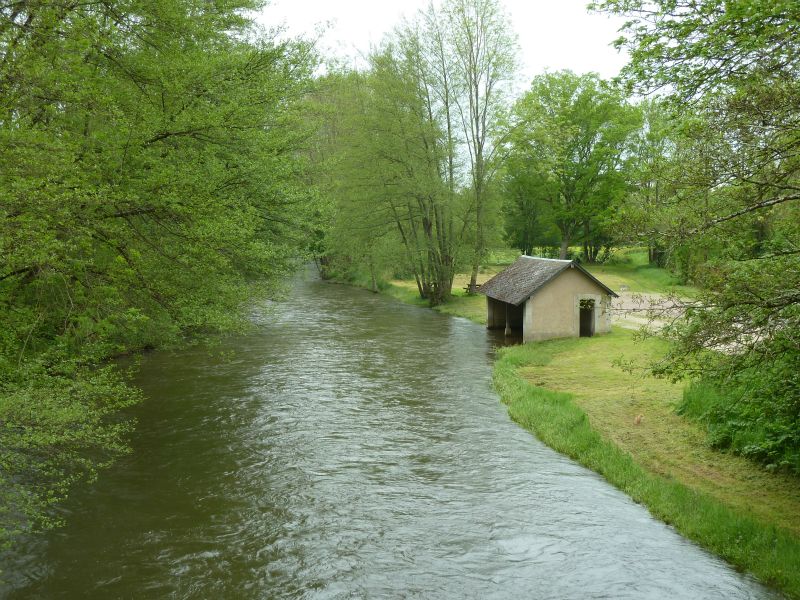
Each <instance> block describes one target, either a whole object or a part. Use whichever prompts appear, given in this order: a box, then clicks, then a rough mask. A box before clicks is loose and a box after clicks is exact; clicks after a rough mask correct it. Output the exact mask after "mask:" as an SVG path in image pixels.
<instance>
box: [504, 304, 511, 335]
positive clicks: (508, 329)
mask: <svg viewBox="0 0 800 600" xmlns="http://www.w3.org/2000/svg"><path fill="white" fill-rule="evenodd" d="M505 334H506V335H511V325H509V323H508V303H506V331H505Z"/></svg>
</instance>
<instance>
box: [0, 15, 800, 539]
mask: <svg viewBox="0 0 800 600" xmlns="http://www.w3.org/2000/svg"><path fill="white" fill-rule="evenodd" d="M794 4H795V3H794V2H792V1H790V0H773V1H772V2H769V3H764V2H756V1H755V0H732V1H731V2H727V3H725V4H724V5H720V4H718V3H716V2H713V1H711V0H692V1H691V2H689V1H688V0H686V1H683V0H652V1H645V0H602V1H601V0H598V1H597V2H595V4H594V9H595V10H598V11H605V12H610V13H615V14H620V15H625V16H627V18H628V24H627V25H626V26H625V29H624V30H623V31H622V32H621V33H622V36H621V38H620V39H619V40H618V41H617V44H618V45H619V46H620V47H625V48H627V49H628V51H629V53H630V56H631V61H630V63H629V65H628V66H627V67H626V68H625V70H624V72H623V73H622V76H621V77H620V78H619V79H618V80H616V81H604V80H602V79H601V78H600V77H599V76H597V75H596V74H576V73H571V72H568V71H560V72H554V73H545V74H542V75H540V76H537V77H536V78H535V79H534V80H533V82H531V85H530V86H529V87H528V89H527V90H526V91H525V92H524V93H522V94H520V95H518V96H517V97H516V98H515V97H514V96H515V92H514V81H515V77H516V67H517V46H516V39H515V36H514V34H513V32H512V28H511V26H510V24H509V18H508V16H507V14H506V13H505V12H504V10H503V7H502V4H501V3H500V2H499V0H441V2H432V3H431V4H430V5H429V6H428V8H427V9H426V10H423V11H421V12H419V13H418V14H417V15H416V16H414V17H413V18H411V19H410V20H408V21H407V22H405V23H403V24H402V25H400V26H398V28H397V29H396V30H395V31H394V32H393V33H392V34H391V35H389V36H388V37H387V39H386V40H385V42H384V43H383V44H381V45H380V46H379V47H377V48H375V49H373V51H371V52H370V53H369V55H368V56H367V58H366V65H365V66H364V67H363V68H358V69H354V68H345V67H341V66H337V65H335V64H334V65H328V67H327V72H326V73H325V74H324V75H319V74H317V71H316V69H317V68H318V65H319V57H318V56H316V54H315V52H314V50H313V47H312V45H311V44H309V43H307V42H305V41H303V40H298V39H293V40H285V39H279V38H277V37H276V35H275V34H274V33H273V32H269V31H262V30H259V29H258V28H257V27H256V26H255V25H254V23H253V22H252V19H251V15H252V14H254V12H253V11H256V10H258V9H259V8H260V7H261V3H260V2H259V1H258V0H225V1H221V2H208V1H206V0H157V1H156V0H86V1H83V2H72V1H71V0H51V1H49V2H33V1H30V0H9V1H7V2H4V3H0V319H2V323H0V544H2V543H7V542H8V540H10V539H11V537H12V536H13V535H14V533H18V532H20V531H26V530H29V529H31V528H38V527H41V526H45V525H48V524H52V514H53V513H52V511H51V507H52V506H53V504H54V503H55V502H57V501H58V500H59V499H61V498H63V497H64V496H65V495H66V494H67V493H68V490H69V489H70V487H71V486H73V485H75V484H76V483H78V482H81V481H86V480H91V479H92V478H93V477H95V476H96V474H97V470H98V469H99V468H100V467H102V466H104V465H108V464H110V463H111V462H112V461H113V460H114V459H115V458H117V457H118V456H120V455H121V454H124V453H125V452H126V451H127V449H128V448H127V443H126V438H127V434H128V433H129V432H130V430H131V428H132V426H133V424H132V422H131V421H130V419H128V418H126V417H125V414H126V412H125V411H126V409H127V407H129V406H130V405H131V404H133V403H134V402H136V401H137V400H138V393H137V391H136V390H135V389H134V388H133V387H132V386H131V385H130V384H129V382H128V380H127V379H126V378H125V377H124V374H122V373H120V372H119V371H118V370H116V369H115V368H114V367H113V365H112V363H110V362H109V359H111V358H113V357H115V356H119V355H122V354H126V353H131V352H136V351H140V350H143V349H148V348H156V347H165V346H170V345H174V344H177V343H184V342H185V341H186V340H187V339H189V340H191V339H196V338H200V337H203V336H207V335H210V334H213V333H214V332H216V331H222V330H229V329H231V328H237V327H241V326H243V324H244V323H246V319H245V318H244V313H245V309H246V307H247V306H248V304H250V303H252V300H253V298H255V297H257V296H263V295H275V294H276V293H278V292H279V290H280V289H281V286H282V282H283V280H284V279H285V278H286V276H287V275H288V274H289V273H291V272H292V271H293V270H294V269H295V268H296V267H297V265H299V264H302V263H303V262H305V261H307V260H310V259H312V258H314V259H316V260H317V261H318V262H319V263H320V265H321V267H322V270H323V273H324V274H325V275H326V276H333V277H339V278H342V279H347V280H351V281H352V280H354V279H360V280H362V281H363V282H364V283H365V284H366V285H368V286H370V287H372V288H374V289H376V290H377V289H378V288H379V287H380V286H381V285H382V282H383V281H384V280H385V278H386V277H387V276H407V277H409V278H413V279H414V280H415V282H416V285H417V288H418V292H419V294H420V296H421V297H422V298H425V299H427V300H428V301H429V302H430V303H431V304H434V305H435V304H441V303H444V302H447V301H448V300H449V298H450V295H451V290H452V286H453V278H454V275H455V274H456V273H458V272H466V273H469V274H470V283H469V286H468V287H469V289H470V290H471V291H474V290H475V287H476V284H477V275H478V271H479V269H480V267H481V265H482V264H484V263H485V262H486V260H487V258H488V254H489V252H490V250H491V249H492V248H496V247H500V246H506V245H509V246H511V247H515V248H517V249H519V250H520V251H521V252H525V253H539V254H546V255H549V256H556V257H561V258H573V257H579V258H580V259H581V260H584V261H589V262H592V261H603V260H606V259H607V258H608V257H609V256H611V255H613V251H614V248H616V247H619V246H621V245H637V246H638V245H640V246H645V247H647V248H648V251H649V256H650V258H651V261H652V262H653V263H654V264H657V265H659V266H664V267H667V268H670V269H672V270H673V271H674V272H675V273H677V274H678V275H679V276H680V277H681V278H682V279H683V280H685V281H687V282H689V283H693V284H695V285H696V286H698V288H699V289H700V292H699V294H698V296H697V297H696V298H693V299H692V300H691V302H690V303H689V304H688V305H687V318H686V319H685V320H682V321H676V322H675V323H674V324H673V325H672V326H671V327H669V328H668V329H667V330H666V331H665V335H666V336H668V337H669V338H670V339H671V340H672V342H673V344H672V351H671V352H670V354H669V355H668V356H667V358H666V359H665V360H664V361H662V362H660V363H659V364H657V365H653V370H654V371H655V372H657V373H658V374H661V375H663V376H668V377H673V378H681V377H691V378H693V379H694V380H695V381H697V382H698V385H706V386H710V388H713V390H714V398H717V400H715V401H714V402H711V403H708V404H707V405H703V406H701V407H699V408H698V407H696V406H687V407H685V410H686V411H687V413H689V412H692V411H694V413H697V415H696V416H697V417H698V418H700V419H702V420H704V422H706V423H707V425H708V427H709V429H710V431H711V432H712V437H713V440H714V443H716V444H717V445H719V446H721V447H727V448H732V449H733V450H735V451H738V452H741V453H743V454H746V455H749V456H752V457H754V458H757V459H759V460H762V461H764V462H765V463H766V464H768V465H771V466H772V467H773V468H787V469H793V470H795V471H797V472H800V379H798V377H799V376H798V373H800V337H799V336H800V333H799V332H800V297H799V296H798V290H800V262H799V261H800V214H798V210H800V209H798V202H797V200H798V199H800V178H799V177H798V169H799V168H800V162H799V160H798V156H800V154H798V152H797V148H798V146H799V145H800V80H799V78H798V73H800V42H798V41H797V40H798V39H800V37H798V35H797V34H798V33H800V23H799V20H800V19H799V17H798V14H797V10H796V7H795V6H794ZM721 350H722V351H721ZM708 396H709V397H711V395H708Z"/></svg>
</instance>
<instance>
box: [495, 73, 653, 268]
mask: <svg viewBox="0 0 800 600" xmlns="http://www.w3.org/2000/svg"><path fill="white" fill-rule="evenodd" d="M638 126H639V114H638V111H637V110H636V109H635V108H633V107H631V106H629V105H628V104H627V103H626V102H625V100H624V99H623V97H622V95H621V94H620V93H619V92H618V91H617V90H615V89H613V88H612V87H611V86H610V85H608V84H607V83H606V82H603V81H601V80H600V79H599V77H598V76H597V75H594V74H588V75H575V74H574V73H571V72H569V71H561V72H557V73H548V74H545V75H539V76H538V77H536V78H535V79H534V80H533V84H532V86H531V89H530V90H529V91H528V92H526V93H525V94H524V95H523V96H522V97H521V98H520V99H519V100H518V101H517V103H516V104H515V106H514V110H513V116H512V124H511V127H510V130H509V134H508V139H509V142H508V144H509V151H508V158H507V163H506V167H505V171H506V185H505V188H506V196H507V198H508V201H507V210H506V223H507V233H508V235H509V241H511V242H513V243H514V244H515V245H517V246H518V247H519V248H520V249H521V250H522V251H523V252H528V251H530V249H531V248H533V247H534V246H547V245H551V244H552V240H553V237H554V233H555V232H554V229H555V230H557V232H558V235H559V236H560V240H559V242H560V246H561V258H566V256H567V251H568V248H569V246H570V244H571V242H572V241H573V240H578V239H581V240H582V241H583V245H584V254H585V257H586V259H587V260H589V261H590V262H594V261H595V260H597V258H598V256H599V252H600V249H601V248H603V247H606V248H608V247H609V246H610V245H611V243H612V236H611V226H612V223H613V221H614V213H615V210H616V208H617V206H618V205H619V203H620V202H621V201H622V199H623V198H624V196H625V193H626V190H627V185H628V175H627V174H626V168H627V167H626V162H625V160H624V156H625V152H626V150H627V149H628V145H629V141H630V140H631V137H632V135H633V133H634V132H635V131H636V129H637V127H638Z"/></svg>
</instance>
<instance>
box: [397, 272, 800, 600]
mask: <svg viewBox="0 0 800 600" xmlns="http://www.w3.org/2000/svg"><path fill="white" fill-rule="evenodd" d="M490 276H491V273H487V274H486V277H485V278H487V279H488V277H490ZM459 283H460V282H458V281H457V282H456V284H455V285H454V290H456V292H455V293H456V295H455V296H454V299H453V302H451V303H448V304H447V305H444V306H442V307H437V310H439V311H440V312H443V313H447V314H453V315H456V316H461V317H466V318H469V319H471V320H473V321H476V322H479V323H485V299H484V298H483V297H482V296H467V295H460V288H461V286H460V285H459ZM385 293H387V294H389V295H391V296H393V297H395V298H397V299H399V300H401V301H404V302H408V303H411V304H418V305H425V302H424V301H422V300H419V299H418V297H417V294H416V289H415V286H414V284H413V282H406V281H393V282H391V285H390V286H389V287H388V288H387V289H386V290H385ZM665 350H666V344H665V342H663V341H661V340H658V339H650V340H647V341H644V342H641V341H638V340H635V339H634V335H633V333H632V332H630V331H626V330H624V329H621V328H618V327H616V328H614V330H613V332H612V333H611V334H610V335H607V336H598V337H595V338H591V339H585V338H584V339H565V340H553V341H549V342H541V343H537V344H527V345H524V346H515V347H510V348H505V349H503V350H501V351H500V353H499V358H498V361H497V363H496V364H495V373H494V381H495V386H496V388H497V390H498V393H499V394H500V396H501V399H502V400H503V402H504V403H505V404H506V405H507V406H508V410H509V414H510V416H511V417H512V419H514V420H515V421H516V422H517V423H519V424H520V425H521V426H522V427H524V428H525V429H527V430H529V431H531V432H532V433H533V434H535V435H536V436H537V437H538V438H539V439H541V440H542V441H543V442H545V443H546V444H548V445H549V446H551V447H552V448H554V449H555V450H557V451H559V452H561V453H563V454H566V455H568V456H570V457H571V458H573V459H574V460H576V461H578V462H580V463H581V464H583V465H585V466H587V467H589V468H591V469H593V470H594V471H596V472H598V473H600V474H601V475H603V476H604V477H605V478H606V479H607V480H608V481H609V482H610V483H612V484H613V485H615V486H616V487H618V488H620V489H621V490H623V491H624V492H625V493H627V494H628V495H629V496H630V497H631V498H632V499H633V500H635V501H636V502H638V503H641V504H643V505H645V506H647V507H648V509H649V510H650V512H651V513H652V514H653V515H654V516H656V517H657V518H659V519H661V520H662V521H664V522H666V523H668V524H671V525H673V526H674V527H675V528H676V529H677V530H678V531H680V532H681V533H682V534H683V535H685V536H686V537H688V538H689V539H692V540H693V541H695V542H697V543H699V544H700V545H702V546H703V547H705V548H707V549H708V550H710V551H712V552H714V553H715V554H717V555H719V556H721V557H722V558H724V559H725V560H727V561H728V562H729V563H731V564H732V565H734V566H736V567H737V568H738V569H741V570H743V571H747V572H750V573H752V574H753V575H755V576H757V577H758V578H759V579H761V580H762V581H764V582H766V583H768V584H770V585H772V586H774V587H775V588H777V589H780V590H781V591H783V592H784V593H786V594H788V595H789V596H790V597H794V598H800V521H798V519H797V515H798V514H800V494H798V491H800V480H798V478H796V477H792V476H789V475H785V474H781V473H772V472H768V471H766V470H764V469H763V468H761V467H760V466H758V465H756V464H755V463H752V462H750V461H748V460H746V459H743V458H741V457H738V456H733V455H731V454H726V453H722V452H718V451H715V450H713V449H711V448H710V447H709V446H708V444H707V442H706V437H705V433H704V432H703V431H702V430H701V429H700V427H698V426H697V424H695V423H693V422H691V421H689V420H688V419H685V418H683V417H680V416H679V415H677V414H676V413H675V405H676V404H677V403H678V402H680V400H681V398H682V394H683V385H681V384H673V383H670V382H667V381H664V380H660V379H655V378H653V377H649V376H645V375H643V374H642V373H641V372H637V371H636V370H633V371H625V370H623V369H621V368H620V367H618V366H616V365H615V364H614V362H615V360H616V359H619V358H623V357H624V358H625V359H632V358H635V359H636V361H638V362H640V363H641V364H644V363H645V362H646V361H647V360H650V359H654V358H657V357H658V356H659V355H660V354H663V352H664V351H665Z"/></svg>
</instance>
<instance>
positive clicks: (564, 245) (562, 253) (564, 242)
mask: <svg viewBox="0 0 800 600" xmlns="http://www.w3.org/2000/svg"><path fill="white" fill-rule="evenodd" d="M567 254H569V238H568V237H566V236H563V237H562V238H561V246H560V248H559V250H558V258H560V259H561V260H565V259H566V258H567Z"/></svg>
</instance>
